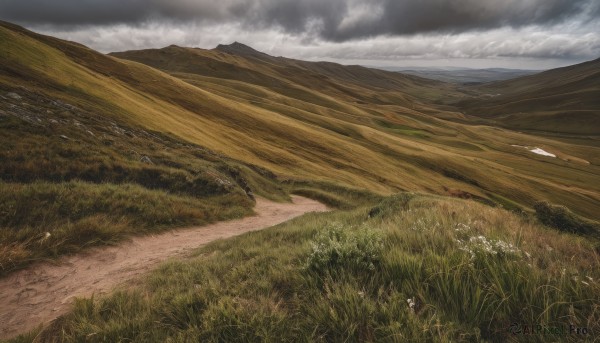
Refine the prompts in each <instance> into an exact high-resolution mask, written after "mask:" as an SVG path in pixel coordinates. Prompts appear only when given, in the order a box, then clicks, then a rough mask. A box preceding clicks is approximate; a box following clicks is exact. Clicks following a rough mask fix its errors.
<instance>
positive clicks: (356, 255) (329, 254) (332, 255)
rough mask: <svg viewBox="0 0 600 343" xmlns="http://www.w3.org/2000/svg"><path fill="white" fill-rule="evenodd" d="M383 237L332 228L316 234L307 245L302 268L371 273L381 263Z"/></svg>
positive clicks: (363, 229) (366, 230) (360, 230)
mask: <svg viewBox="0 0 600 343" xmlns="http://www.w3.org/2000/svg"><path fill="white" fill-rule="evenodd" d="M383 246H384V244H383V235H382V233H381V232H380V231H376V230H374V229H371V228H368V227H361V228H358V229H352V228H346V229H345V228H344V227H343V226H342V225H341V224H332V225H329V226H328V227H326V228H325V229H324V230H322V231H320V232H319V234H317V236H316V237H315V239H314V240H313V241H312V242H311V250H312V251H311V253H310V255H309V256H308V260H307V263H306V267H307V269H309V270H313V271H318V272H326V271H328V270H332V269H336V268H344V267H350V268H356V269H359V270H374V269H375V267H376V265H378V264H379V262H380V261H381V257H382V253H383Z"/></svg>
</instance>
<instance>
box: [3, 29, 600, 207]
mask: <svg viewBox="0 0 600 343" xmlns="http://www.w3.org/2000/svg"><path fill="white" fill-rule="evenodd" d="M0 34H1V35H2V37H1V38H2V52H1V54H0V58H1V59H2V60H1V61H0V62H2V63H1V67H0V68H2V69H1V70H2V75H1V78H0V80H1V81H0V83H2V84H3V85H4V87H5V89H7V90H8V88H10V87H14V86H16V85H21V86H25V87H28V89H29V90H31V91H32V92H39V93H43V94H46V95H48V96H52V97H55V98H60V99H63V100H64V101H68V102H69V103H72V104H74V105H76V106H78V107H81V108H85V109H86V110H88V111H90V112H92V113H94V114H95V115H98V116H102V117H106V118H115V120H117V119H118V120H120V121H122V122H123V123H127V124H128V125H132V126H137V127H142V128H144V129H146V130H153V131H161V132H165V133H168V134H170V135H173V136H174V137H177V139H181V140H183V141H187V142H192V143H194V144H198V145H200V146H203V147H206V148H208V149H211V150H213V151H216V152H217V153H221V154H224V155H227V156H229V157H232V158H235V159H237V160H241V161H244V162H246V163H251V164H254V165H258V166H260V167H263V168H266V169H268V170H270V171H272V172H274V173H275V174H276V175H277V176H278V177H279V179H310V180H321V181H329V182H334V183H339V184H344V185H352V186H354V187H357V188H366V189H370V190H372V191H375V192H379V193H382V194H386V193H390V192H396V191H399V190H417V191H425V192H429V193H439V194H449V195H454V196H459V197H466V198H475V199H480V200H481V201H486V202H495V203H501V204H503V205H504V206H507V207H510V208H514V209H518V208H521V209H524V210H528V209H531V207H532V206H533V204H534V203H535V202H536V201H538V200H548V201H550V202H552V203H558V204H562V205H566V206H568V207H569V208H571V209H572V210H573V211H575V212H576V213H580V214H583V215H585V216H587V217H590V218H596V217H597V216H598V208H600V182H598V181H599V179H600V178H599V174H600V172H599V168H598V156H600V154H599V149H598V148H590V147H587V146H586V147H581V146H579V145H575V144H567V143H564V142H558V141H555V140H552V139H548V138H538V137H535V136H529V135H525V134H519V133H515V132H511V131H508V130H502V129H496V128H491V127H486V126H470V125H464V124H458V123H455V122H450V121H447V120H445V119H449V118H450V119H461V118H462V115H461V114H460V113H459V112H456V111H455V110H453V109H452V108H449V107H447V106H445V105H444V106H442V105H436V103H437V102H440V103H442V102H445V101H446V100H447V99H446V98H445V97H446V96H450V97H451V98H454V99H456V98H459V97H462V96H466V95H463V94H461V93H460V92H458V91H457V90H456V89H455V88H453V86H449V85H445V84H442V83H439V82H435V81H427V80H423V79H419V78H416V77H407V76H402V75H400V74H395V73H388V72H383V71H372V70H369V69H367V68H362V67H343V66H340V65H336V64H331V63H316V64H315V63H308V62H302V61H295V60H289V59H282V58H274V57H271V56H268V55H264V54H261V53H258V52H255V51H251V52H250V53H249V52H248V51H247V50H245V48H244V49H242V50H244V51H243V53H240V52H239V50H240V49H239V47H237V48H235V47H234V48H235V49H233V51H231V50H230V49H229V50H228V48H227V47H223V46H222V47H221V48H220V49H216V50H214V51H208V52H206V51H203V50H198V49H184V48H178V47H169V48H166V49H163V50H153V51H143V52H139V55H140V56H142V57H140V58H137V57H136V58H134V56H137V55H136V54H137V53H135V52H132V53H130V54H127V55H119V56H121V57H128V58H132V59H139V60H140V61H141V62H144V63H148V64H150V65H153V66H154V67H159V68H161V69H164V71H167V72H170V73H172V74H173V75H169V74H167V73H165V72H160V71H158V70H157V69H154V68H151V67H149V66H145V65H142V64H139V63H136V62H130V61H125V60H120V59H117V58H114V57H111V56H105V55H101V54H98V53H96V52H94V51H92V50H90V49H87V48H85V47H82V46H80V45H77V44H73V43H68V42H64V41H60V40H57V39H53V38H49V37H43V36H39V35H36V34H33V33H30V32H27V31H24V30H23V29H19V28H15V27H13V26H10V25H8V24H4V25H3V27H2V28H1V29H0ZM159 62H160V63H159ZM170 69H173V70H170ZM444 99H446V100H444ZM463 119H464V118H462V119H461V120H463ZM516 144H518V145H525V146H539V147H542V148H544V149H547V150H549V151H550V152H556V154H557V155H560V156H562V157H564V158H562V159H561V158H557V159H551V158H547V157H542V156H537V155H534V154H532V153H530V152H528V151H526V150H525V149H521V148H515V147H512V146H511V145H516ZM567 160H568V161H567ZM588 162H590V163H588ZM541 171H543V172H541Z"/></svg>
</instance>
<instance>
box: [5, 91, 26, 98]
mask: <svg viewBox="0 0 600 343" xmlns="http://www.w3.org/2000/svg"><path fill="white" fill-rule="evenodd" d="M6 96H7V97H9V98H11V99H14V100H21V99H23V97H21V96H20V95H19V94H17V93H13V92H10V93H6Z"/></svg>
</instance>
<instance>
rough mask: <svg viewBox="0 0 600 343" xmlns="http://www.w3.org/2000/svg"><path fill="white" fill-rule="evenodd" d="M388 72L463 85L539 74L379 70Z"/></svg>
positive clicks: (490, 70)
mask: <svg viewBox="0 0 600 343" xmlns="http://www.w3.org/2000/svg"><path fill="white" fill-rule="evenodd" d="M381 69H384V70H389V71H397V72H400V73H403V74H409V75H415V76H420V77H424V78H428V79H433V80H438V81H444V82H451V83H457V84H464V85H472V84H477V83H487V82H494V81H504V80H509V79H514V78H517V77H521V76H526V75H531V74H536V73H539V72H540V71H538V70H525V69H506V68H485V69H465V68H427V67H421V68H419V67H412V68H411V67H399V68H397V67H389V68H381Z"/></svg>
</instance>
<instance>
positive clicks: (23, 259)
mask: <svg viewBox="0 0 600 343" xmlns="http://www.w3.org/2000/svg"><path fill="white" fill-rule="evenodd" d="M252 206H253V202H252V201H251V200H250V199H249V198H248V197H247V196H246V195H245V194H240V193H237V194H235V193H234V194H228V195H223V196H214V197H211V198H204V199H199V198H193V197H189V196H180V195H173V194H169V193H167V192H164V191H159V190H148V189H146V188H143V187H141V186H138V185H133V184H122V185H115V184H93V183H86V182H81V181H71V182H65V183H48V182H34V183H29V184H21V183H6V182H0V214H1V215H0V252H2V253H1V254H0V274H1V273H5V272H8V271H10V270H13V269H14V268H18V267H20V266H22V265H24V264H26V263H28V262H30V261H33V260H38V259H43V258H49V257H55V256H58V255H61V254H64V253H70V252H75V251H79V250H80V249H82V248H84V247H88V246H91V245H98V244H110V243H114V242H117V241H119V240H122V239H123V238H124V237H126V236H128V235H132V234H140V233H150V232H158V231H161V230H164V229H167V228H172V227H180V226H185V225H199V224H206V223H210V222H214V221H217V220H224V219H230V218H237V217H242V216H245V215H248V214H250V213H252V209H251V208H252Z"/></svg>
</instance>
